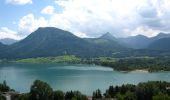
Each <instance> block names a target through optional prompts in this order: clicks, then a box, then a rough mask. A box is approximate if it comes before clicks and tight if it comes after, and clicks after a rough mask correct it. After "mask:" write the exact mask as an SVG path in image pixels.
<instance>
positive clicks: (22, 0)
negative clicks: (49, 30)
mask: <svg viewBox="0 0 170 100" xmlns="http://www.w3.org/2000/svg"><path fill="white" fill-rule="evenodd" d="M6 2H7V3H10V4H16V5H24V4H32V0H6Z"/></svg>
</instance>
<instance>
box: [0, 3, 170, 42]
mask: <svg viewBox="0 0 170 100" xmlns="http://www.w3.org/2000/svg"><path fill="white" fill-rule="evenodd" d="M38 27H56V28H60V29H63V30H67V31H70V32H72V33H73V34H75V35H77V36H79V37H99V36H101V35H102V34H104V33H107V32H109V33H111V34H112V35H113V36H115V37H127V36H135V35H138V34H141V35H145V36H148V37H153V36H155V35H157V34H158V33H160V32H165V33H169V32H170V0H0V39H2V38H13V39H17V40H19V39H22V38H24V37H26V36H28V35H29V34H31V32H33V31H35V30H36V29H37V28H38Z"/></svg>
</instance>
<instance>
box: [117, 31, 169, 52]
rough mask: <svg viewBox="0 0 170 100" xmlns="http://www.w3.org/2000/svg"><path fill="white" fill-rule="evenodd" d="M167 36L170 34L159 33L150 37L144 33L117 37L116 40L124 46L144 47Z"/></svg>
mask: <svg viewBox="0 0 170 100" xmlns="http://www.w3.org/2000/svg"><path fill="white" fill-rule="evenodd" d="M167 37H170V34H167V33H159V34H158V35H157V36H155V37H151V38H149V37H146V36H144V35H136V36H130V37H127V38H119V39H118V40H119V42H120V43H121V44H122V45H124V46H126V47H130V48H133V49H145V48H147V47H148V46H149V45H150V44H151V43H153V42H154V41H157V40H159V39H162V38H167Z"/></svg>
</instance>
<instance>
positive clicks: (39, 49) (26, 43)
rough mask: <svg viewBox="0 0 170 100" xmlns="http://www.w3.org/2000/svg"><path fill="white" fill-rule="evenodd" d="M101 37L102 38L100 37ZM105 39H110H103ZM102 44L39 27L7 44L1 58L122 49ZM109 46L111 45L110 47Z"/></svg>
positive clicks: (84, 54) (92, 54) (99, 53)
mask: <svg viewBox="0 0 170 100" xmlns="http://www.w3.org/2000/svg"><path fill="white" fill-rule="evenodd" d="M101 39H102V38H101ZM104 40H105V41H111V40H107V39H104ZM107 43H108V42H107ZM114 43H116V42H113V43H112V45H113V47H112V46H111V45H110V42H109V45H104V46H102V43H99V44H98V43H95V42H90V41H87V40H86V39H82V38H79V37H77V36H75V35H73V34H72V33H70V32H68V31H64V30H61V29H58V28H54V27H46V28H39V29H37V30H36V31H35V32H33V33H31V34H30V35H29V36H28V37H26V38H25V39H23V40H21V41H19V42H17V43H14V44H12V45H9V46H8V47H7V48H6V49H5V50H4V52H0V57H1V58H32V57H48V56H59V55H63V54H66V53H67V54H71V55H76V56H80V57H97V56H109V55H111V54H112V53H114V52H115V51H118V50H120V49H124V48H123V47H122V48H120V47H121V46H120V45H119V46H117V44H115V45H116V46H115V45H114ZM110 46H111V47H110Z"/></svg>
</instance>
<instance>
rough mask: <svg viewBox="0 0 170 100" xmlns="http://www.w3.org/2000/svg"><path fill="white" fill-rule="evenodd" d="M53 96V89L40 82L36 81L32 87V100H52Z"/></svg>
mask: <svg viewBox="0 0 170 100" xmlns="http://www.w3.org/2000/svg"><path fill="white" fill-rule="evenodd" d="M52 95H53V90H52V88H51V87H50V86H49V85H48V84H47V83H46V82H42V81H40V80H36V81H35V82H34V83H33V85H32V86H31V90H30V99H31V100H51V99H52Z"/></svg>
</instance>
